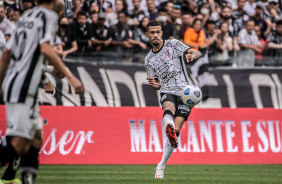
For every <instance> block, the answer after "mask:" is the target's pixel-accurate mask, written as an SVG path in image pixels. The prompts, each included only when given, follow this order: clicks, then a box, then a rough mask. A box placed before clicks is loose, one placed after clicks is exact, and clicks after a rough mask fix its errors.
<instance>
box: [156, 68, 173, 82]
mask: <svg viewBox="0 0 282 184" xmlns="http://www.w3.org/2000/svg"><path fill="white" fill-rule="evenodd" d="M168 69H169V66H168V65H166V66H164V68H163V69H161V70H160V71H159V72H158V75H159V76H160V78H161V79H162V81H163V82H168V81H169V79H170V78H171V77H173V76H176V75H177V72H176V71H173V72H169V71H168Z"/></svg>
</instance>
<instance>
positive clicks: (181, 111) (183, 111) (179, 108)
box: [161, 93, 192, 121]
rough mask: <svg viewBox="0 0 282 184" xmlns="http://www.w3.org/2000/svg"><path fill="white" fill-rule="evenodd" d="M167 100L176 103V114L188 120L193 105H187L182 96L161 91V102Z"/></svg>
mask: <svg viewBox="0 0 282 184" xmlns="http://www.w3.org/2000/svg"><path fill="white" fill-rule="evenodd" d="M165 101H170V102H172V103H174V105H175V110H176V112H175V115H174V116H180V117H183V118H184V119H185V121H187V119H188V116H189V115H190V113H191V110H192V107H189V106H188V105H185V104H184V103H183V102H182V100H181V98H180V96H176V95H172V94H167V93H161V104H163V103H164V102H165Z"/></svg>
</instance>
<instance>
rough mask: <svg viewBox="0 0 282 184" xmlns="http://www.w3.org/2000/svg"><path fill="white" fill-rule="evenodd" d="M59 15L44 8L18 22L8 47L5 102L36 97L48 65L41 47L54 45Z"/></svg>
mask: <svg viewBox="0 0 282 184" xmlns="http://www.w3.org/2000/svg"><path fill="white" fill-rule="evenodd" d="M57 21H58V15H57V14H56V13H55V12H54V11H51V10H49V9H46V8H44V7H41V6H39V7H35V8H33V9H31V10H28V11H26V12H25V13H24V14H23V15H22V16H21V17H20V19H19V21H18V23H17V27H16V31H15V32H14V33H13V34H12V36H11V38H10V39H9V41H8V43H7V45H6V48H7V49H8V50H10V51H11V60H10V64H9V68H8V71H7V75H6V77H5V80H4V82H3V85H2V91H3V99H4V102H8V103H24V102H25V100H26V98H27V97H34V98H35V97H36V95H37V90H38V86H39V83H40V81H41V77H42V69H43V67H44V65H46V64H47V62H45V58H44V56H43V55H42V54H41V52H40V45H41V44H43V43H46V42H48V43H50V44H51V45H52V46H53V45H54V40H55V34H56V29H57Z"/></svg>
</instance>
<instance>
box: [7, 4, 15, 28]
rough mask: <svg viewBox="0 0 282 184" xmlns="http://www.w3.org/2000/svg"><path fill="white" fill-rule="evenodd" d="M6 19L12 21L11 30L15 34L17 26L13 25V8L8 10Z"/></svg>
mask: <svg viewBox="0 0 282 184" xmlns="http://www.w3.org/2000/svg"><path fill="white" fill-rule="evenodd" d="M6 17H7V19H8V20H9V21H10V30H11V33H13V32H14V30H15V29H16V25H15V24H14V23H13V21H14V10H13V9H11V8H10V9H8V10H7V13H6Z"/></svg>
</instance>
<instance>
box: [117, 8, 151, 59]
mask: <svg viewBox="0 0 282 184" xmlns="http://www.w3.org/2000/svg"><path fill="white" fill-rule="evenodd" d="M126 14H127V13H126V12H123V11H120V12H118V23H117V24H116V25H114V26H112V30H113V35H112V37H113V40H112V42H111V43H112V45H114V46H115V50H116V51H117V53H118V54H122V55H121V56H122V59H129V57H130V56H132V48H133V47H134V46H135V45H136V46H140V47H141V48H142V49H143V50H145V49H147V46H146V45H145V44H144V43H142V42H139V41H136V40H133V39H132V38H133V33H132V31H131V30H130V29H129V28H128V25H127V21H126V16H127V15H126ZM118 56H120V55H118Z"/></svg>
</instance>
